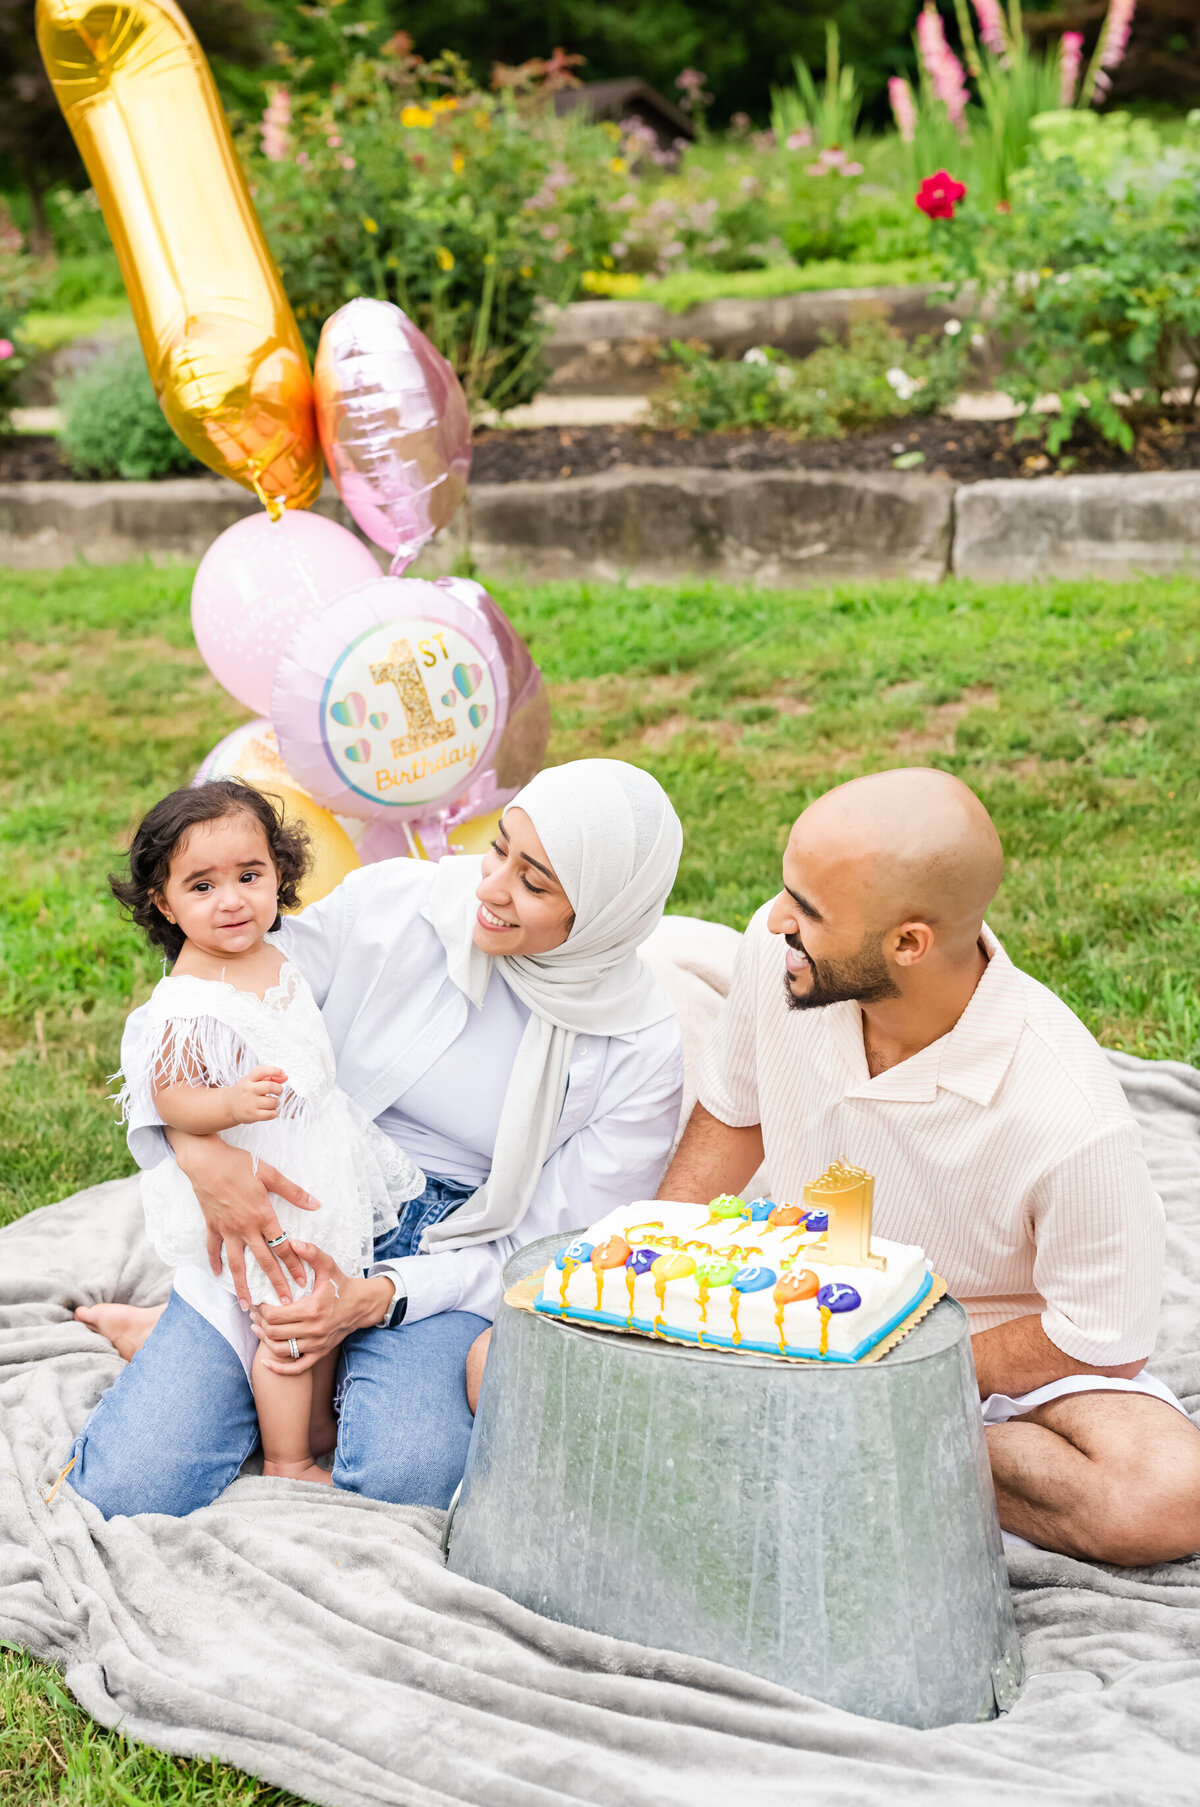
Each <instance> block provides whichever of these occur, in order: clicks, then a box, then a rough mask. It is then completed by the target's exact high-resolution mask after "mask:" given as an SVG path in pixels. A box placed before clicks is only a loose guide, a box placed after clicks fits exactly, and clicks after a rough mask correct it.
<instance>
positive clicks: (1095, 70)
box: [1079, 0, 1137, 107]
mask: <svg viewBox="0 0 1200 1807" xmlns="http://www.w3.org/2000/svg"><path fill="white" fill-rule="evenodd" d="M1136 11H1137V0H1109V6H1108V16H1107V18H1106V19H1105V21H1104V27H1103V30H1102V31H1101V33H1100V38H1099V42H1098V43H1097V45H1096V49H1095V54H1094V55H1093V57H1092V60H1091V63H1090V65H1089V67H1088V72H1087V77H1086V79H1085V81H1084V84H1083V93H1082V94H1081V95H1080V97H1079V104H1080V106H1082V107H1086V106H1087V105H1088V103H1089V102H1090V101H1093V100H1095V99H1100V100H1103V98H1104V96H1105V95H1106V94H1107V93H1108V91H1109V89H1110V88H1111V87H1112V76H1111V75H1110V74H1109V70H1110V69H1115V68H1116V67H1117V66H1118V64H1119V63H1122V62H1123V61H1124V60H1125V50H1126V47H1127V45H1128V43H1129V33H1130V31H1131V30H1132V29H1133V15H1134V13H1135V12H1136Z"/></svg>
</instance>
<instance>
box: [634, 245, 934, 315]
mask: <svg viewBox="0 0 1200 1807" xmlns="http://www.w3.org/2000/svg"><path fill="white" fill-rule="evenodd" d="M935 275H936V273H935V272H933V271H932V270H931V268H930V263H929V260H928V259H927V258H925V259H921V258H915V257H900V258H894V259H893V260H891V261H890V262H887V263H867V262H864V263H859V262H854V263H849V262H847V261H845V260H844V259H842V258H838V257H831V258H822V259H814V260H813V262H811V263H805V264H776V265H773V266H772V267H771V268H770V269H767V270H680V271H679V272H678V274H677V275H674V276H664V277H663V278H662V279H661V280H660V281H658V282H645V283H643V284H642V287H641V289H640V290H639V293H638V299H639V300H641V301H661V302H662V304H663V306H664V307H667V308H670V310H671V312H672V313H673V314H682V313H686V312H687V310H688V308H692V307H699V306H700V304H701V302H704V301H717V300H720V299H721V297H722V296H729V295H731V296H737V297H739V298H740V299H742V300H747V301H765V300H768V299H770V298H771V297H772V296H775V295H806V294H812V293H814V292H815V291H817V290H820V289H877V288H878V289H882V288H892V287H907V286H909V285H910V284H913V283H921V282H930V281H933V280H935Z"/></svg>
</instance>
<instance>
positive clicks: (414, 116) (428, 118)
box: [400, 107, 434, 126]
mask: <svg viewBox="0 0 1200 1807" xmlns="http://www.w3.org/2000/svg"><path fill="white" fill-rule="evenodd" d="M433 120H434V115H433V114H432V113H431V112H430V111H429V108H428V107H401V109H400V124H401V125H403V126H431V125H432V124H433Z"/></svg>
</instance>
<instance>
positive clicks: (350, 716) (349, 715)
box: [329, 690, 367, 758]
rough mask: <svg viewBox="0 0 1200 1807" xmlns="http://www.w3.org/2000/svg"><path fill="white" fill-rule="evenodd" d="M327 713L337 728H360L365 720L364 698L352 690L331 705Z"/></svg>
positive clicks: (365, 705) (365, 706)
mask: <svg viewBox="0 0 1200 1807" xmlns="http://www.w3.org/2000/svg"><path fill="white" fill-rule="evenodd" d="M329 713H330V715H332V717H333V719H334V721H335V722H336V723H337V725H338V727H339V728H361V727H362V725H363V723H364V722H365V721H366V719H367V702H366V698H365V697H363V696H361V695H360V694H359V692H358V691H357V690H352V691H351V692H350V695H349V696H344V697H342V698H341V700H340V701H339V702H336V703H332V704H331V705H330V709H329ZM364 758H365V755H364Z"/></svg>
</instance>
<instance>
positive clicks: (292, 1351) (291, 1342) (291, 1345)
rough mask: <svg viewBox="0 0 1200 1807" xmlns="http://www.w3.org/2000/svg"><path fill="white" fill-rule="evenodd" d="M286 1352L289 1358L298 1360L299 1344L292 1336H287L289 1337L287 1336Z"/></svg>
mask: <svg viewBox="0 0 1200 1807" xmlns="http://www.w3.org/2000/svg"><path fill="white" fill-rule="evenodd" d="M288 1354H289V1355H290V1356H291V1358H292V1360H293V1361H294V1362H298V1361H299V1360H300V1345H299V1343H298V1342H297V1341H296V1339H295V1337H294V1336H289V1338H288Z"/></svg>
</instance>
